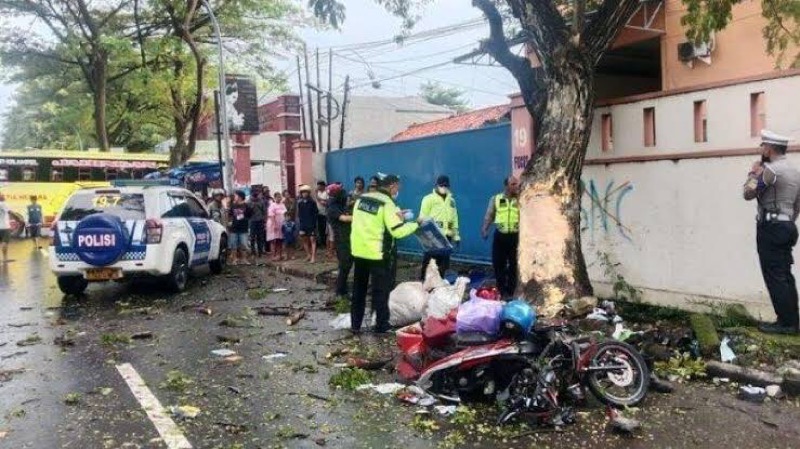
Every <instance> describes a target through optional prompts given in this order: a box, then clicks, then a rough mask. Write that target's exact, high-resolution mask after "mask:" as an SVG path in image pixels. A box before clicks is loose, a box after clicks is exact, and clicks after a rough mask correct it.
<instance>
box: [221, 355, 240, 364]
mask: <svg viewBox="0 0 800 449" xmlns="http://www.w3.org/2000/svg"><path fill="white" fill-rule="evenodd" d="M242 360H244V357H242V356H240V355H231V356H228V357H225V358H224V359H222V363H225V364H228V365H235V364H237V363H239V362H241V361H242Z"/></svg>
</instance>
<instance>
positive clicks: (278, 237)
mask: <svg viewBox="0 0 800 449" xmlns="http://www.w3.org/2000/svg"><path fill="white" fill-rule="evenodd" d="M274 198H275V201H272V202H271V203H270V204H269V209H267V241H268V242H269V244H270V248H271V250H272V260H273V261H277V260H286V255H285V254H283V230H282V227H283V217H284V215H286V206H285V205H284V204H283V201H282V199H283V198H282V197H281V194H280V193H277V192H276V193H275V197H274Z"/></svg>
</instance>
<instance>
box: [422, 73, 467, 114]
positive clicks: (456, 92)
mask: <svg viewBox="0 0 800 449" xmlns="http://www.w3.org/2000/svg"><path fill="white" fill-rule="evenodd" d="M419 94H420V95H421V96H422V97H423V98H424V99H425V100H427V101H428V103H430V104H435V105H439V106H445V107H448V108H450V109H452V110H454V111H456V112H465V111H467V110H468V109H469V105H468V103H467V99H466V98H464V96H465V95H466V94H467V91H465V90H464V89H459V88H457V87H446V86H444V85H442V84H441V83H438V82H435V81H427V82H425V83H424V84H422V85H421V86H420V87H419Z"/></svg>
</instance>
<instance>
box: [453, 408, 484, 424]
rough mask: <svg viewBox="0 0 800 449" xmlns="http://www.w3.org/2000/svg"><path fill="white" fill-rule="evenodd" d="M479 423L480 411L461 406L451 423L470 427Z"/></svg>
mask: <svg viewBox="0 0 800 449" xmlns="http://www.w3.org/2000/svg"><path fill="white" fill-rule="evenodd" d="M477 421H478V411H477V410H475V409H473V408H469V407H467V406H465V405H459V406H458V407H457V408H456V412H455V414H453V417H452V418H451V419H450V422H451V423H453V424H455V425H458V426H468V425H471V424H475V423H476V422H477Z"/></svg>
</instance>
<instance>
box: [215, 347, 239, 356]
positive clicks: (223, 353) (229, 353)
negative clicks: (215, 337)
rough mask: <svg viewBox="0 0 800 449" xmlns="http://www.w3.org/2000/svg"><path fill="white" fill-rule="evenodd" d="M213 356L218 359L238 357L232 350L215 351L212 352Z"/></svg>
mask: <svg viewBox="0 0 800 449" xmlns="http://www.w3.org/2000/svg"><path fill="white" fill-rule="evenodd" d="M211 354H213V355H215V356H217V357H230V356H232V355H236V351H231V350H230V349H215V350H213V351H211Z"/></svg>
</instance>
